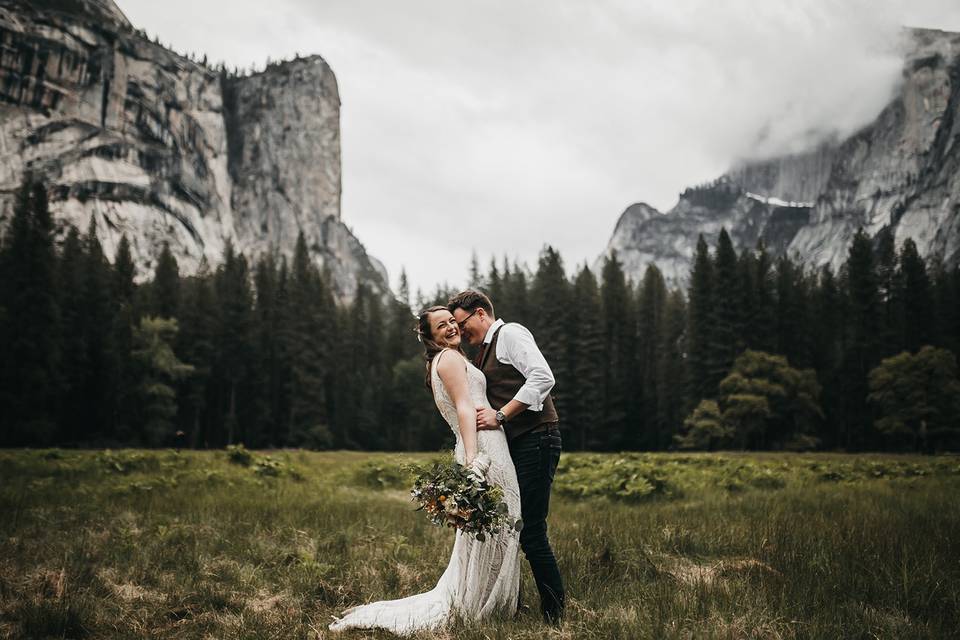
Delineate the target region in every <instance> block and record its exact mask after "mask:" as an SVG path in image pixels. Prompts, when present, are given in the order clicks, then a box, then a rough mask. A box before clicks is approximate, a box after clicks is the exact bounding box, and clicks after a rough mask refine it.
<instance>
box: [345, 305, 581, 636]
mask: <svg viewBox="0 0 960 640" xmlns="http://www.w3.org/2000/svg"><path fill="white" fill-rule="evenodd" d="M416 331H417V335H418V337H419V339H420V342H421V343H422V344H423V346H424V352H425V354H424V355H425V358H426V360H427V382H428V386H429V387H430V390H431V391H432V393H433V398H434V401H435V402H436V405H437V408H438V409H439V410H440V414H441V415H442V416H443V418H444V420H446V422H447V424H449V425H450V428H451V429H452V430H453V432H454V434H456V438H457V444H456V448H455V450H454V456H455V458H456V461H457V462H459V463H461V464H465V465H467V466H468V467H470V468H471V469H473V470H474V471H475V472H477V473H480V474H483V475H484V476H485V477H486V479H487V480H488V481H489V482H491V483H493V484H497V485H500V486H501V487H502V488H503V491H504V501H505V502H506V503H507V506H508V508H509V512H510V516H511V517H512V518H516V517H521V518H522V519H523V529H522V531H521V532H520V534H519V536H518V535H517V533H516V532H515V531H514V530H512V529H511V528H510V527H506V528H505V529H506V530H504V531H502V532H501V533H499V534H496V535H492V536H490V537H488V538H487V539H486V540H485V541H483V542H481V541H478V540H476V539H474V538H473V537H471V536H469V535H464V534H462V533H461V532H460V531H457V533H456V541H455V542H454V546H453V553H452V555H451V557H450V563H449V564H448V565H447V568H446V570H445V571H444V572H443V575H442V576H441V577H440V580H439V581H438V582H437V586H436V587H434V588H433V589H432V590H431V591H428V592H426V593H421V594H417V595H414V596H410V597H407V598H402V599H400V600H388V601H382V602H374V603H371V604H367V605H362V606H359V607H354V608H353V609H348V610H347V611H346V612H344V617H343V618H341V619H339V620H337V621H336V622H334V623H333V624H331V625H330V628H331V629H333V630H341V629H349V628H381V629H387V630H389V631H392V632H394V633H400V634H407V633H413V632H416V631H421V630H425V629H435V628H438V627H441V626H443V625H445V624H447V623H449V622H450V621H452V620H453V619H454V618H461V619H466V620H481V619H485V618H487V617H490V616H492V615H494V614H497V613H501V614H503V613H506V614H510V613H512V612H514V611H516V610H517V607H518V604H519V603H518V598H519V586H520V558H519V550H520V549H521V548H522V550H523V552H524V555H526V557H527V560H528V561H529V563H530V568H531V569H532V571H533V578H534V580H535V582H536V584H537V590H538V591H539V592H540V609H541V612H542V614H543V617H544V620H545V621H547V622H550V623H554V624H556V623H559V621H560V619H561V616H562V615H563V606H564V590H563V581H562V579H561V577H560V570H559V569H558V568H557V560H556V557H555V556H554V554H553V550H552V549H551V548H550V542H549V540H548V539H547V512H548V510H549V505H550V487H551V485H552V483H553V476H554V472H555V471H556V468H557V463H558V461H559V459H560V431H559V428H558V421H559V419H558V416H557V411H556V409H555V408H554V405H553V399H552V398H551V397H550V390H551V389H552V388H553V384H554V378H553V373H552V372H551V370H550V365H548V364H547V361H546V360H545V359H544V357H543V354H542V353H540V349H539V348H537V344H536V342H535V341H534V339H533V336H532V335H531V334H530V332H529V331H528V330H527V329H526V328H525V327H523V326H521V325H519V324H516V323H505V322H504V321H503V320H498V319H497V318H496V316H495V315H494V309H493V304H492V303H491V302H490V299H489V298H488V297H487V296H485V295H484V294H483V293H480V292H479V291H464V292H462V293H460V294H458V295H456V296H455V297H454V298H452V299H451V300H450V302H449V304H448V305H447V306H446V307H440V306H438V307H431V308H429V309H426V310H424V311H422V312H421V313H420V315H419V319H418V323H417V329H416ZM462 341H466V342H467V343H469V344H470V345H472V346H474V347H479V354H478V356H477V358H476V360H475V361H474V362H473V363H471V362H469V361H467V359H466V357H465V356H464V355H463V352H462V350H461V348H460V347H461V342H462ZM518 537H519V539H518Z"/></svg>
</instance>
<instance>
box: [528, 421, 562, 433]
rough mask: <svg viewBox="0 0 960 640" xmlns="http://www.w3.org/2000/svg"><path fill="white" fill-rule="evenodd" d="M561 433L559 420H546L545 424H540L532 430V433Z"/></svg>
mask: <svg viewBox="0 0 960 640" xmlns="http://www.w3.org/2000/svg"><path fill="white" fill-rule="evenodd" d="M544 431H546V432H547V433H554V432H557V433H560V423H559V422H544V423H543V424H538V425H537V426H536V427H534V428H533V429H531V430H530V433H543V432H544Z"/></svg>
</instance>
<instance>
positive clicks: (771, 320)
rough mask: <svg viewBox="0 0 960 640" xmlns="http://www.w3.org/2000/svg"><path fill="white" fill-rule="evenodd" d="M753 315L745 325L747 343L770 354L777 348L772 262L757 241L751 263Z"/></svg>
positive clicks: (765, 249)
mask: <svg viewBox="0 0 960 640" xmlns="http://www.w3.org/2000/svg"><path fill="white" fill-rule="evenodd" d="M750 281H751V283H752V285H753V301H754V310H753V314H752V315H751V316H750V317H749V324H748V325H747V336H748V338H747V342H748V344H749V345H750V347H751V348H753V349H758V350H760V351H767V352H772V351H774V350H775V349H776V348H777V336H776V329H777V317H776V304H777V303H776V295H775V292H774V278H773V261H772V260H771V258H770V254H769V253H767V248H766V246H764V244H763V241H762V240H761V241H757V249H756V258H755V260H754V262H753V275H752V277H751V278H750Z"/></svg>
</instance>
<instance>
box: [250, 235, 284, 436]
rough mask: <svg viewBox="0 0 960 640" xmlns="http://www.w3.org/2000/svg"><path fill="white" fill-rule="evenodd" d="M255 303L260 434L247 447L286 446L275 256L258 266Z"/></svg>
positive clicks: (253, 380)
mask: <svg viewBox="0 0 960 640" xmlns="http://www.w3.org/2000/svg"><path fill="white" fill-rule="evenodd" d="M253 283H254V292H255V301H254V309H253V327H254V329H253V331H254V334H255V336H256V339H255V343H254V344H255V345H256V347H255V349H256V354H255V356H254V359H255V360H256V363H257V366H255V367H253V370H252V372H251V375H250V378H249V383H250V384H251V385H253V387H254V388H255V389H256V394H255V400H256V404H255V407H254V408H253V414H254V421H255V423H256V425H257V429H256V433H255V434H251V435H250V436H249V437H248V439H247V444H248V445H250V446H255V447H263V446H273V447H277V446H280V445H281V444H282V440H279V439H278V438H277V436H278V434H280V432H281V426H280V424H281V423H280V421H281V420H282V419H283V417H282V414H281V413H280V407H279V391H280V381H281V379H282V377H283V374H282V372H281V369H282V363H281V361H280V341H281V337H280V326H279V319H280V315H281V314H280V310H279V308H278V305H277V300H278V289H279V282H278V272H277V266H276V260H275V258H274V256H273V254H272V253H269V252H268V253H265V254H263V255H262V256H260V259H259V260H257V263H256V265H255V267H254V276H253Z"/></svg>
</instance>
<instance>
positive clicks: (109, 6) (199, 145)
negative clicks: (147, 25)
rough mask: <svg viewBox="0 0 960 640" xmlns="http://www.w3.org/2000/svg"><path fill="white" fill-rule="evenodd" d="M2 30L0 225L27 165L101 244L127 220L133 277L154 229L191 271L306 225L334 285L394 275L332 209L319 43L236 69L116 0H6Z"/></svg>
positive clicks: (335, 107) (328, 91)
mask: <svg viewBox="0 0 960 640" xmlns="http://www.w3.org/2000/svg"><path fill="white" fill-rule="evenodd" d="M0 44H2V45H3V46H2V54H0V227H3V226H5V225H6V223H7V222H8V221H9V220H10V217H11V212H12V202H13V193H14V191H15V189H16V188H17V186H18V185H19V183H20V181H21V179H22V177H23V175H24V173H25V172H27V171H31V172H35V173H39V174H40V175H41V176H42V177H43V178H44V179H45V180H46V181H47V183H48V184H49V185H50V200H51V209H52V211H53V213H54V216H55V219H56V222H57V224H58V227H59V232H60V233H61V234H63V233H64V231H65V229H66V228H67V226H68V225H70V224H72V225H75V226H77V227H78V228H80V229H81V231H82V230H85V229H86V227H87V225H88V224H89V221H90V220H91V219H93V220H94V221H95V222H96V224H97V228H98V233H99V235H100V238H101V240H102V242H103V245H104V250H105V252H106V253H107V255H108V256H112V255H113V252H114V251H115V248H116V245H117V243H118V241H119V238H120V236H121V234H124V233H125V234H127V236H128V237H129V239H130V241H131V244H132V249H133V254H134V258H135V261H136V263H137V266H138V268H139V270H140V277H145V276H148V275H149V272H150V271H151V270H152V268H153V265H154V264H155V261H156V258H157V256H158V255H159V253H160V250H161V247H162V244H163V242H168V243H169V244H170V246H171V249H172V250H173V253H174V255H175V256H176V258H177V260H178V262H179V264H180V267H181V270H182V271H183V272H185V273H192V272H194V271H195V270H196V269H197V268H198V267H199V265H200V264H201V263H202V262H206V263H207V264H209V265H210V266H212V267H215V266H216V265H217V264H218V263H219V262H220V260H221V256H222V253H223V250H224V247H225V245H226V243H228V242H230V243H232V244H233V245H234V247H235V248H236V249H237V250H238V251H240V252H242V253H244V254H245V255H246V256H247V257H248V258H254V257H256V256H258V255H260V254H263V253H264V252H268V251H271V252H279V253H286V254H288V255H289V254H290V253H292V251H293V248H294V245H295V241H296V238H297V235H298V234H299V233H300V232H303V234H304V235H305V237H306V240H307V244H308V246H309V248H310V251H311V255H312V257H313V258H314V260H315V261H316V263H317V264H318V265H319V266H321V267H323V268H325V269H326V270H327V271H328V272H329V273H330V275H331V280H332V285H333V289H334V291H335V293H336V295H337V296H338V298H340V299H341V300H349V299H350V298H351V297H352V295H353V293H354V292H355V290H356V287H357V285H358V284H359V283H363V284H365V285H366V286H368V287H369V288H370V289H372V290H373V291H374V292H375V293H379V294H384V295H385V294H386V293H387V292H388V291H389V286H388V280H387V274H386V270H385V269H384V268H383V265H382V264H381V263H380V262H379V261H377V260H376V259H374V258H373V257H371V256H369V255H368V254H367V253H366V251H365V250H364V247H363V245H362V244H361V243H360V241H359V240H358V239H357V238H356V237H355V236H354V235H353V233H352V232H351V231H350V229H349V228H348V227H347V226H346V225H345V224H344V223H343V222H342V221H341V219H340V197H341V159H340V96H339V92H338V87H337V80H336V77H335V76H334V74H333V71H332V70H331V69H330V67H329V66H328V65H327V63H326V62H325V61H324V60H323V59H322V58H321V57H320V56H311V57H306V58H298V59H296V60H291V61H287V62H283V63H279V64H273V65H270V66H268V68H267V69H266V70H264V71H262V72H259V73H254V74H250V75H234V74H229V73H227V72H226V71H225V70H223V69H215V68H212V67H210V66H208V65H206V64H204V63H201V62H196V61H193V60H191V59H189V58H186V57H184V56H182V55H179V54H177V53H175V52H173V51H170V50H168V49H166V48H164V47H163V46H161V45H159V44H157V43H156V42H151V41H150V40H148V39H147V38H146V36H145V34H143V33H142V32H140V31H138V30H136V29H134V27H133V26H132V25H131V24H130V22H129V20H127V18H126V16H124V14H123V12H122V11H121V10H120V9H119V8H118V7H117V6H116V5H115V4H114V3H113V2H111V1H110V0H41V1H39V2H37V1H30V2H25V1H23V0H0Z"/></svg>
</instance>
